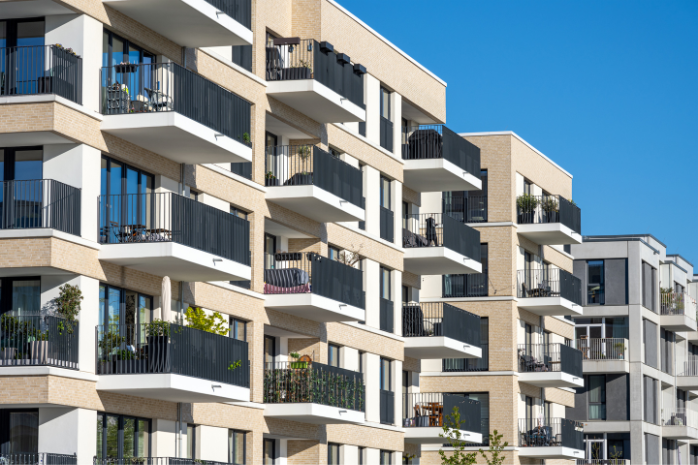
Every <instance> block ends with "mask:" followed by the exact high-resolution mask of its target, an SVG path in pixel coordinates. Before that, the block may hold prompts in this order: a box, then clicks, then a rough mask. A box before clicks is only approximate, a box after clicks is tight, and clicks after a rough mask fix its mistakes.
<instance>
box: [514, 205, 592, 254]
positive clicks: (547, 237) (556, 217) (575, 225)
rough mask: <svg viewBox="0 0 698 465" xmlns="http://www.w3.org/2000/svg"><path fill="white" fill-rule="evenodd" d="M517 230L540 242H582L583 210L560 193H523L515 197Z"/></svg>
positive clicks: (537, 242) (545, 243)
mask: <svg viewBox="0 0 698 465" xmlns="http://www.w3.org/2000/svg"><path fill="white" fill-rule="evenodd" d="M516 204H517V220H516V222H517V223H518V230H517V232H518V233H519V234H520V235H522V236H523V237H525V238H526V239H530V240H532V241H533V242H535V243H536V244H540V245H564V244H581V243H582V235H581V233H582V211H581V210H580V209H579V207H578V206H577V205H575V204H574V203H572V202H570V201H569V200H567V199H565V198H564V197H562V196H560V195H529V194H524V195H522V196H519V197H518V198H517V199H516Z"/></svg>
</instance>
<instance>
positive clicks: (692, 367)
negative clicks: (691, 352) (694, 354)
mask: <svg viewBox="0 0 698 465" xmlns="http://www.w3.org/2000/svg"><path fill="white" fill-rule="evenodd" d="M676 376H698V360H695V359H694V360H688V361H685V362H683V371H682V372H680V373H678V374H677V375H676Z"/></svg>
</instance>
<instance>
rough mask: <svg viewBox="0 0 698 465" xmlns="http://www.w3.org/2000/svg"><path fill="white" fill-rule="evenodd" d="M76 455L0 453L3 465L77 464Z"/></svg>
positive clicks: (0, 460)
mask: <svg viewBox="0 0 698 465" xmlns="http://www.w3.org/2000/svg"><path fill="white" fill-rule="evenodd" d="M77 463H78V457H77V455H75V454H74V455H67V454H52V453H50V452H36V453H26V454H0V464H3V465H77Z"/></svg>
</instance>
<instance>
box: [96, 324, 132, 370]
mask: <svg viewBox="0 0 698 465" xmlns="http://www.w3.org/2000/svg"><path fill="white" fill-rule="evenodd" d="M125 341H126V337H125V336H122V335H120V334H119V332H118V329H117V330H116V331H112V330H108V331H106V332H105V333H104V334H103V335H102V339H101V340H100V341H99V342H98V343H97V346H98V347H99V348H100V355H101V356H100V359H99V373H98V374H109V373H116V358H117V355H116V354H114V353H113V351H114V349H116V348H118V347H121V344H123V343H124V342H125Z"/></svg>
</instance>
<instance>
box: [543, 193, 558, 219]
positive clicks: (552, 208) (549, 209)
mask: <svg viewBox="0 0 698 465" xmlns="http://www.w3.org/2000/svg"><path fill="white" fill-rule="evenodd" d="M541 208H543V211H544V212H545V214H544V215H543V220H544V222H545V223H557V221H558V212H559V210H560V206H559V205H558V203H557V200H556V199H555V197H550V196H546V197H544V198H543V201H542V202H541Z"/></svg>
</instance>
